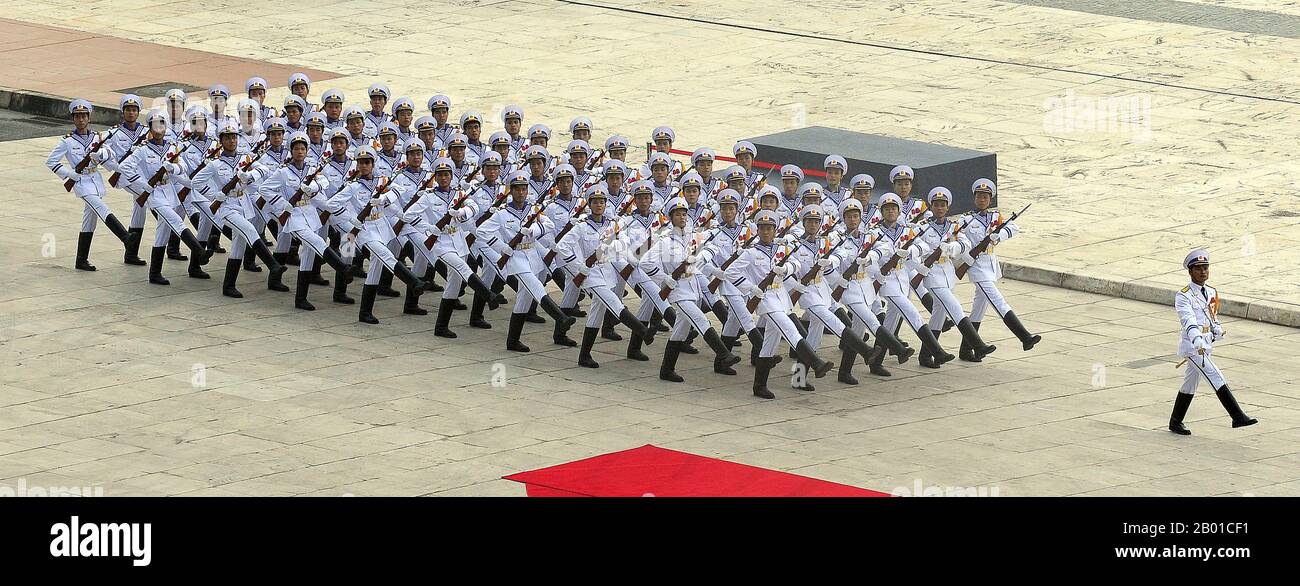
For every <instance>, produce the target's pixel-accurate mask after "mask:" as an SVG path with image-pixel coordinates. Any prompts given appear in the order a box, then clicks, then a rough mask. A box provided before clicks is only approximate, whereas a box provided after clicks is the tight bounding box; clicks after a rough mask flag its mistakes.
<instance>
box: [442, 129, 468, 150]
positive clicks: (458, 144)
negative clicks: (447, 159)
mask: <svg viewBox="0 0 1300 586" xmlns="http://www.w3.org/2000/svg"><path fill="white" fill-rule="evenodd" d="M468 146H469V137H468V136H465V135H463V134H461V133H459V132H457V133H456V134H453V135H451V138H448V139H447V148H448V149H463V148H466V147H468Z"/></svg>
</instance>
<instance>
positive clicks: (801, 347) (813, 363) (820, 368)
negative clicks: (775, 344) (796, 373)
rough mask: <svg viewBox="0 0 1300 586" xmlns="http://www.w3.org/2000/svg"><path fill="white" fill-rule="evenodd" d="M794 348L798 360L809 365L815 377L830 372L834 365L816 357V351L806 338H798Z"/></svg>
mask: <svg viewBox="0 0 1300 586" xmlns="http://www.w3.org/2000/svg"><path fill="white" fill-rule="evenodd" d="M794 350H795V354H796V355H798V356H799V362H800V363H802V364H805V365H807V366H809V367H811V368H812V371H813V373H814V374H816V375H817V378H821V377H823V376H826V373H828V372H830V370H831V369H832V368H834V367H835V365H834V364H831V363H829V362H827V361H825V360H822V359H821V358H820V357H818V356H817V351H816V350H814V349H813V347H812V345H811V344H809V343H808V340H806V339H805V340H799V343H798V344H796V345H795V348H794Z"/></svg>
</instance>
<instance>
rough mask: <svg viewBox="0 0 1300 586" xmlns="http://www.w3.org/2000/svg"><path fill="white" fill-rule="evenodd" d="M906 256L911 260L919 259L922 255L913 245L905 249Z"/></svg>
mask: <svg viewBox="0 0 1300 586" xmlns="http://www.w3.org/2000/svg"><path fill="white" fill-rule="evenodd" d="M907 256H909V257H911V259H912V260H921V257H922V256H924V255H922V254H921V249H920V248H917V247H915V246H913V247H911V248H908V249H907Z"/></svg>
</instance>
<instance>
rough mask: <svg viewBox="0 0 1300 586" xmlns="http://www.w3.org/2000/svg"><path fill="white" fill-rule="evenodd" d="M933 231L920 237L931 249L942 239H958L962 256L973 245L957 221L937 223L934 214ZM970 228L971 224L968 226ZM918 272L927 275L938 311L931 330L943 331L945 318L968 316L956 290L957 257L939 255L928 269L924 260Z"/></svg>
mask: <svg viewBox="0 0 1300 586" xmlns="http://www.w3.org/2000/svg"><path fill="white" fill-rule="evenodd" d="M928 225H929V227H930V229H929V230H926V231H925V232H923V233H922V234H921V236H920V238H921V240H923V241H924V242H925V244H926V246H927V247H929V249H930V251H931V252H933V251H934V249H935V247H937V246H939V244H940V243H942V242H956V243H957V244H958V245H959V246H960V247H961V252H960V253H958V255H957V256H958V258H960V257H964V256H966V253H968V252H970V249H971V247H972V246H973V245H972V244H971V243H970V240H968V239H967V238H966V233H965V232H964V231H963V232H962V233H958V232H957V229H958V228H960V227H961V224H959V223H958V222H957V221H956V220H953V219H952V218H947V217H945V218H944V221H943V222H942V223H940V222H935V221H934V218H933V217H931V221H930V222H928ZM968 227H969V226H968ZM916 272H918V273H921V274H922V275H925V279H924V283H925V288H926V289H928V290H929V291H930V293H931V294H932V295H933V296H934V303H935V305H934V311H932V312H930V329H931V330H934V331H936V332H941V331H943V321H944V319H945V318H952V321H953V322H954V323H957V322H960V321H961V320H963V319H966V312H965V311H964V310H962V307H961V301H960V300H958V299H957V296H956V295H955V294H953V292H952V290H953V288H954V287H956V286H957V268H956V266H955V265H954V264H953V259H952V258H950V257H949V256H948V255H947V254H946V253H940V254H939V260H936V261H935V262H934V265H933V266H931V267H930V268H928V269H927V268H925V265H924V263H918V264H917V266H916Z"/></svg>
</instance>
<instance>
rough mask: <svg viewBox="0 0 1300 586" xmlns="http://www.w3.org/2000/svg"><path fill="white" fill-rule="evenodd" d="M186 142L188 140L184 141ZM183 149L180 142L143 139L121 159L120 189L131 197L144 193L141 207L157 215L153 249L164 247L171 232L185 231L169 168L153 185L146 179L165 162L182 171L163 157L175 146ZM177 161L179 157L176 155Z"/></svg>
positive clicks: (178, 233)
mask: <svg viewBox="0 0 1300 586" xmlns="http://www.w3.org/2000/svg"><path fill="white" fill-rule="evenodd" d="M186 142H189V141H186ZM178 148H179V149H183V148H186V147H185V145H184V144H176V143H168V142H166V141H163V142H158V143H155V142H153V141H145V143H144V144H142V145H140V147H139V148H137V149H135V150H133V151H131V156H129V157H127V158H126V160H125V161H123V162H122V166H121V172H122V178H121V179H122V183H121V184H120V185H122V188H123V189H125V190H126V191H127V193H130V194H131V195H132V196H133V199H134V197H138V196H140V195H141V194H143V193H146V192H147V193H148V194H149V197H148V199H146V200H145V202H144V207H145V208H147V209H149V210H152V211H153V212H154V213H156V214H157V215H158V220H159V222H158V229H157V230H156V231H155V232H154V242H153V246H154V248H157V247H160V246H167V241H168V240H169V239H170V237H171V235H172V234H173V233H175V234H176V235H178V236H179V235H180V233H181V232H184V231H185V221H184V220H183V219H182V215H181V211H182V208H181V202H180V200H179V199H178V198H177V197H176V191H177V189H179V188H178V187H177V186H176V183H175V182H174V181H172V177H174V176H175V175H174V174H173V173H172V172H171V171H167V172H164V174H163V177H162V180H161V181H159V182H158V184H157V185H154V186H152V187H150V186H149V180H150V179H152V178H153V176H154V174H155V173H156V172H157V171H158V168H159V167H161V166H162V165H164V163H165V164H167V165H168V167H169V168H171V167H172V166H173V165H174V167H175V170H177V171H181V172H182V173H183V172H184V169H183V168H182V167H181V166H180V165H179V164H177V163H166V160H167V159H168V158H170V156H171V155H172V154H173V153H174V152H176V150H175V149H178ZM178 160H179V157H178Z"/></svg>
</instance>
